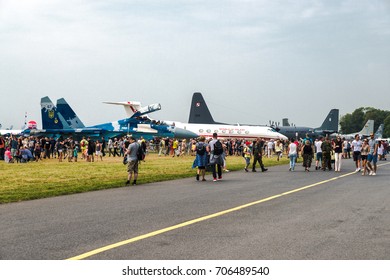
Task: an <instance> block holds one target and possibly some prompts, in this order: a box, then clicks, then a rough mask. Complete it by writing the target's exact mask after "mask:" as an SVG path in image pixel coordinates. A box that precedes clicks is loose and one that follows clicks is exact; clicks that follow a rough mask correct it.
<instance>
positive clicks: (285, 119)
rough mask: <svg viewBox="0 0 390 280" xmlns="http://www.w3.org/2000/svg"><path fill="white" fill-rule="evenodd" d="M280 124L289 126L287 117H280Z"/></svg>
mask: <svg viewBox="0 0 390 280" xmlns="http://www.w3.org/2000/svg"><path fill="white" fill-rule="evenodd" d="M282 126H290V123H289V122H288V119H287V118H284V119H282Z"/></svg>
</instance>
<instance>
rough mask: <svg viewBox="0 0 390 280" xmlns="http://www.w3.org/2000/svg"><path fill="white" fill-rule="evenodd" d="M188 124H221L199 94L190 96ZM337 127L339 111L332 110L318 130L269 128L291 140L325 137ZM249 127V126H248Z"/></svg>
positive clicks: (307, 128) (287, 127) (285, 127)
mask: <svg viewBox="0 0 390 280" xmlns="http://www.w3.org/2000/svg"><path fill="white" fill-rule="evenodd" d="M188 122H189V123H192V124H199V123H207V124H221V123H218V122H215V121H214V119H213V117H212V116H211V113H210V111H209V109H208V107H207V104H206V101H205V100H204V98H203V96H202V94H201V93H200V92H195V93H194V95H193V96H192V103H191V111H190V117H189V120H188ZM338 125H339V110H338V109H332V110H331V111H330V112H329V114H328V116H327V117H326V118H325V120H324V122H323V123H322V125H321V126H320V127H318V128H311V127H303V126H299V127H298V126H280V127H274V126H271V128H273V129H275V131H277V132H279V133H281V134H283V135H284V136H286V137H288V138H289V139H291V138H298V139H299V138H305V137H306V134H309V137H311V138H315V137H318V136H320V135H326V134H330V133H334V132H337V131H338ZM250 126H251V125H250Z"/></svg>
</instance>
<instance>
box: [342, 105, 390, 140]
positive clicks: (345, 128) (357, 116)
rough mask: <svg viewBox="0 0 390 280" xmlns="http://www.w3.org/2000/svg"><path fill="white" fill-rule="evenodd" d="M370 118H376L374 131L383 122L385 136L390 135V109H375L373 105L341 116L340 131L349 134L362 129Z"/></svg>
mask: <svg viewBox="0 0 390 280" xmlns="http://www.w3.org/2000/svg"><path fill="white" fill-rule="evenodd" d="M368 120H374V121H375V123H374V133H375V132H376V131H377V129H378V127H379V126H380V125H381V124H382V123H383V124H384V130H383V137H384V138H388V137H390V111H385V110H380V109H375V108H372V107H360V108H358V109H356V110H355V111H353V113H351V114H346V115H344V116H342V117H341V118H340V133H343V134H349V133H354V132H357V131H360V130H362V128H363V126H364V125H365V124H366V122H367V121H368Z"/></svg>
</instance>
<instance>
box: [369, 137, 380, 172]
mask: <svg viewBox="0 0 390 280" xmlns="http://www.w3.org/2000/svg"><path fill="white" fill-rule="evenodd" d="M368 145H369V146H370V152H369V153H368V156H367V165H368V167H369V168H370V169H371V170H372V171H371V172H370V173H369V175H373V176H375V175H376V163H377V161H378V141H376V140H375V139H374V133H371V134H370V140H369V141H368ZM371 163H373V165H371Z"/></svg>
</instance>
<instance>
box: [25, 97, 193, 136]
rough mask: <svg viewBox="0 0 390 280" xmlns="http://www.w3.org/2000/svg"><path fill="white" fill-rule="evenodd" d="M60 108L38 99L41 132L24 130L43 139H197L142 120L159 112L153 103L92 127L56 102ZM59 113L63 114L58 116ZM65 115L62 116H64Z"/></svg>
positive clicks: (46, 100)
mask: <svg viewBox="0 0 390 280" xmlns="http://www.w3.org/2000/svg"><path fill="white" fill-rule="evenodd" d="M57 105H59V106H58V107H59V109H58V108H57V107H56V106H54V104H53V102H52V101H51V100H50V98H49V97H47V96H46V97H42V99H41V115H42V129H30V130H28V131H27V130H26V131H24V133H29V134H30V135H44V136H52V137H59V136H73V137H82V136H89V137H91V138H101V137H105V138H113V137H120V136H124V135H133V136H135V137H141V136H142V137H143V138H145V139H152V138H153V137H170V138H196V137H198V135H197V134H195V133H192V132H191V131H188V130H184V129H180V128H178V127H174V126H170V125H167V124H161V123H158V122H154V121H152V120H150V119H149V118H147V117H145V116H144V115H146V114H147V113H150V112H154V111H157V110H161V105H160V104H152V105H149V106H147V107H145V108H144V109H143V110H141V111H137V112H134V114H133V115H132V116H131V117H129V118H126V119H122V120H118V121H114V122H109V123H104V124H98V125H93V126H88V127H86V126H84V124H83V123H82V122H81V120H80V119H79V117H78V116H77V115H76V114H75V113H74V111H73V110H72V109H71V107H70V106H69V104H68V103H67V102H66V101H65V99H63V98H61V99H59V100H58V102H57ZM61 112H62V113H61ZM64 115H65V117H64Z"/></svg>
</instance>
